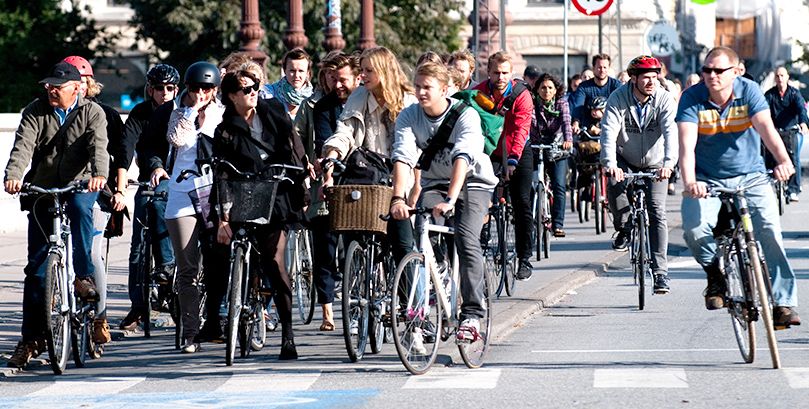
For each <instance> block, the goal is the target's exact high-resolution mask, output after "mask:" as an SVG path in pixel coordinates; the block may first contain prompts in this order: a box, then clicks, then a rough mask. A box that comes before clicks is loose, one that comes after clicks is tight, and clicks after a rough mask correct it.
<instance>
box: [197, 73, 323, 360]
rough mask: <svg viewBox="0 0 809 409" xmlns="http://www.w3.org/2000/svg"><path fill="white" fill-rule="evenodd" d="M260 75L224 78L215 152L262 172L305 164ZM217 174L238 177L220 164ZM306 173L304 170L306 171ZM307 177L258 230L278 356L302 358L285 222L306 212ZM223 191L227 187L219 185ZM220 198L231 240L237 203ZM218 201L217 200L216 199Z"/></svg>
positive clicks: (222, 225)
mask: <svg viewBox="0 0 809 409" xmlns="http://www.w3.org/2000/svg"><path fill="white" fill-rule="evenodd" d="M260 85H261V81H260V79H259V78H257V77H256V76H255V75H254V74H252V73H251V72H250V71H248V70H246V69H244V68H243V69H241V70H238V71H235V70H234V71H230V70H229V71H228V73H227V74H225V77H224V79H223V80H222V97H223V103H224V104H225V113H224V116H223V118H222V123H221V124H220V125H219V126H218V127H217V128H216V134H215V136H214V139H213V150H212V154H213V156H214V157H217V158H221V159H225V160H227V161H229V162H231V163H232V164H234V165H235V166H236V167H237V168H239V170H240V171H244V172H250V173H255V174H260V173H262V172H263V171H266V170H267V168H266V166H267V165H269V164H278V163H285V164H289V165H295V166H305V165H306V163H307V159H306V154H305V152H304V148H303V145H302V144H301V141H300V139H298V138H293V133H292V122H291V120H290V118H289V116H288V115H286V111H285V107H284V105H283V104H282V103H281V102H280V101H279V100H278V99H259V98H258V90H259V87H260ZM219 172H220V173H217V174H216V175H215V177H217V178H229V177H231V178H232V177H238V175H233V174H229V173H228V170H227V169H220V170H219ZM304 177H305V175H304ZM300 182H302V181H299V182H296V183H295V186H290V185H289V184H281V185H279V187H278V193H277V195H278V196H277V197H276V202H275V205H274V206H273V212H272V217H271V221H270V224H269V225H266V226H260V227H258V228H257V229H256V230H255V237H256V239H257V243H258V246H257V247H258V248H257V250H258V252H259V253H260V254H261V257H260V264H261V268H262V270H263V272H264V274H265V275H267V276H269V278H270V281H271V283H272V290H273V293H274V294H273V298H274V299H275V304H276V307H277V308H278V315H279V320H280V322H281V353H280V355H279V357H278V358H279V359H282V360H284V359H297V358H298V353H297V350H296V348H295V339H294V334H293V331H292V287H291V285H290V280H289V275H288V274H287V272H286V263H285V262H284V248H285V247H286V234H285V232H284V229H285V226H286V225H287V224H288V223H292V222H295V221H296V220H297V219H299V218H300V217H301V209H302V208H303V206H304V203H303V201H304V190H303V187H302V186H301V183H300ZM220 193H223V192H221V191H220ZM212 201H214V202H215V203H219V204H220V206H221V207H220V210H219V211H218V216H219V221H218V228H217V241H218V242H219V243H221V244H225V245H229V244H230V241H231V239H232V237H233V228H232V227H231V226H230V223H229V221H228V215H229V210H230V209H232V208H233V207H238V205H239V204H238V203H232V202H228V201H227V197H225V195H224V194H223V196H222V197H218V198H215V199H212ZM217 201H218V202H217Z"/></svg>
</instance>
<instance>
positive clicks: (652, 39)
mask: <svg viewBox="0 0 809 409" xmlns="http://www.w3.org/2000/svg"><path fill="white" fill-rule="evenodd" d="M646 43H647V44H649V49H650V50H651V51H652V55H655V56H658V57H668V56H670V55H672V54H674V53H676V52H678V51H680V49H682V45H681V44H680V33H678V32H677V29H676V28H674V27H673V26H672V25H671V24H669V23H667V22H665V21H658V22H657V23H654V24H653V25H652V27H651V28H649V31H647V32H646Z"/></svg>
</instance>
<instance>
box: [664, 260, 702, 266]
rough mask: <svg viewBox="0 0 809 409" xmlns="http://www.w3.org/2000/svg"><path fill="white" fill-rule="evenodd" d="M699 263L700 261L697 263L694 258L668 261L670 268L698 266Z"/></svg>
mask: <svg viewBox="0 0 809 409" xmlns="http://www.w3.org/2000/svg"><path fill="white" fill-rule="evenodd" d="M698 265H699V263H697V260H694V259H693V258H690V259H688V260H683V261H674V262H670V263H668V266H669V268H686V267H696V266H698Z"/></svg>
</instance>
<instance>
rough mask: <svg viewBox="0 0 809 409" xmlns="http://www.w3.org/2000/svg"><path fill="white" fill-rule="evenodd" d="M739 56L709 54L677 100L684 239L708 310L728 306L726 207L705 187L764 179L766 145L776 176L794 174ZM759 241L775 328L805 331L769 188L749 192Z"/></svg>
mask: <svg viewBox="0 0 809 409" xmlns="http://www.w3.org/2000/svg"><path fill="white" fill-rule="evenodd" d="M738 64H739V56H738V55H737V54H736V52H735V51H733V50H732V49H730V48H727V47H716V48H714V49H712V50H711V51H710V52H708V55H707V56H706V57H705V64H704V66H703V67H702V78H703V81H702V82H701V83H699V84H697V85H694V86H693V87H691V88H689V89H687V90H686V91H685V92H684V93H683V95H682V98H681V99H680V105H679V109H678V111H677V117H676V121H677V125H678V127H679V131H680V172H682V178H683V187H684V190H685V192H684V196H685V197H684V198H683V204H682V207H681V212H682V220H683V232H684V233H683V236H684V238H685V241H686V243H687V244H688V247H689V248H690V249H691V252H692V253H693V254H694V258H695V259H696V260H697V262H699V264H700V265H701V266H702V268H703V269H704V270H705V272H706V273H707V276H708V286H707V288H706V289H705V307H706V308H707V309H709V310H715V309H719V308H722V307H724V294H725V281H724V278H723V277H722V272H721V271H720V269H719V263H718V261H717V259H716V242H715V240H714V238H713V232H712V229H713V227H715V226H716V224H717V219H718V214H719V211H720V209H721V207H722V203H721V201H720V199H719V198H717V197H709V196H708V185H718V186H724V187H728V188H735V187H737V186H747V185H751V184H755V183H756V181H757V180H760V179H762V178H767V173H766V169H765V167H764V160H763V158H762V156H761V142H764V145H765V146H766V147H767V149H769V151H770V152H772V153H773V156H774V158H775V161H776V163H777V165H776V166H775V167H774V168H773V177H774V178H776V179H778V180H787V179H788V178H789V177H790V176H791V175H792V174H793V173H795V168H794V166H793V165H792V161H791V160H790V158H789V155H788V154H787V151H786V149H785V148H784V144H783V142H782V141H781V137H780V136H779V135H778V131H776V129H775V126H773V122H772V118H771V117H770V110H769V107H768V106H767V101H766V100H765V98H764V95H763V94H762V92H761V90H760V89H759V87H758V84H756V83H755V82H753V81H750V80H747V79H745V78H742V77H739V71H738V68H737V66H738ZM745 194H746V196H747V200H748V204H749V206H750V211H751V212H750V213H751V215H752V219H753V227H754V229H755V231H756V238H757V239H758V240H759V242H760V243H761V249H762V252H763V253H764V258H765V260H766V263H767V267H768V268H769V271H770V276H771V278H772V297H773V303H774V305H775V308H774V311H773V321H774V325H775V327H776V329H785V328H789V327H790V326H792V325H800V322H801V321H800V318H799V317H798V314H797V312H795V310H794V307H795V306H796V305H797V304H798V295H797V282H796V279H795V273H794V272H793V270H792V267H790V265H789V262H788V260H787V256H786V252H785V251H784V245H783V238H782V234H781V224H780V220H779V216H778V209H777V204H776V201H775V194H774V192H773V190H772V188H771V186H770V184H769V183H763V184H758V185H756V186H754V187H751V188H750V189H747V190H746V191H745Z"/></svg>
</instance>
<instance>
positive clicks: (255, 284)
mask: <svg viewBox="0 0 809 409" xmlns="http://www.w3.org/2000/svg"><path fill="white" fill-rule="evenodd" d="M210 162H211V164H212V167H213V168H214V170H215V171H216V169H217V168H218V167H220V166H225V167H227V168H228V172H233V173H234V174H235V175H237V176H238V179H235V180H231V179H220V180H217V181H216V182H215V186H216V189H217V192H218V197H219V198H220V200H222V198H223V197H224V195H223V193H225V192H227V193H229V195H230V197H229V199H230V200H231V202H232V204H233V206H232V207H231V208H230V211H229V212H227V214H228V215H229V219H228V221H229V222H230V223H234V224H235V226H234V228H235V230H236V231H235V232H234V234H233V239H232V240H231V243H230V254H231V256H230V280H229V283H228V291H227V300H228V310H227V311H228V313H227V314H228V315H227V329H226V331H225V344H226V347H225V365H227V366H231V365H233V360H234V358H235V355H236V344H237V343H238V344H239V351H240V355H241V357H242V358H246V357H247V356H249V355H250V351H251V350H252V349H256V348H257V347H259V346H261V347H263V345H264V340H263V339H261V340H260V342H258V341H259V340H256V339H255V335H259V336H260V334H261V330H260V329H261V328H262V327H265V325H266V324H265V322H264V319H265V318H264V306H265V304H266V300H265V299H264V295H263V290H262V289H261V288H260V283H261V280H260V278H259V276H258V274H257V271H256V269H255V268H251V258H252V256H253V255H257V254H258V253H257V251H256V250H255V247H257V241H256V238H255V234H256V230H257V229H258V227H259V226H262V225H268V224H269V223H270V221H271V220H272V212H273V208H274V207H275V206H274V203H275V198H276V193H277V191H278V185H279V184H280V183H284V182H292V179H290V178H288V177H287V176H286V172H287V171H297V172H301V171H303V168H301V167H299V166H292V165H284V164H274V165H268V166H267V168H268V170H271V171H274V172H275V171H277V172H278V173H277V174H274V175H272V176H270V177H269V178H266V176H264V175H259V174H253V173H247V172H242V171H239V170H238V169H237V168H236V167H235V166H234V165H233V164H232V163H231V162H229V161H227V160H225V159H219V158H212V159H211V160H210ZM216 173H217V172H214V174H216ZM220 207H224V206H221V205H220ZM225 213H226V212H224V211H223V212H220V214H225ZM265 256H269V255H265ZM245 272H246V273H245ZM264 334H265V335H266V332H265V333H264ZM258 349H260V348H258Z"/></svg>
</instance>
